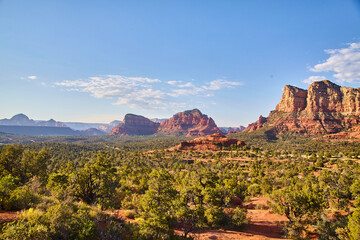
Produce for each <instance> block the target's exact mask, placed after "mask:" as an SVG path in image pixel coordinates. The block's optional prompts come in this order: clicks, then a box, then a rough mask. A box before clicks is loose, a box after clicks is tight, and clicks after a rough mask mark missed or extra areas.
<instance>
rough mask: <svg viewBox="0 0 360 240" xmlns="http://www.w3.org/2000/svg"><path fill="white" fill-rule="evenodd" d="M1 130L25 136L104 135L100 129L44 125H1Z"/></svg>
mask: <svg viewBox="0 0 360 240" xmlns="http://www.w3.org/2000/svg"><path fill="white" fill-rule="evenodd" d="M0 132H2V133H11V134H19V135H25V136H95V135H104V134H105V133H104V132H103V131H100V130H98V129H94V128H93V129H87V130H84V131H76V130H73V129H71V128H69V127H43V126H6V125H0Z"/></svg>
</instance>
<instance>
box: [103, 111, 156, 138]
mask: <svg viewBox="0 0 360 240" xmlns="http://www.w3.org/2000/svg"><path fill="white" fill-rule="evenodd" d="M158 127H159V123H154V122H152V121H151V120H150V119H148V118H146V117H143V116H140V115H135V114H126V115H125V117H124V120H123V121H122V123H120V124H119V125H118V126H116V127H114V128H113V129H112V130H111V131H110V133H109V134H110V135H121V136H128V135H129V136H131V135H151V134H154V133H156V132H157V130H158Z"/></svg>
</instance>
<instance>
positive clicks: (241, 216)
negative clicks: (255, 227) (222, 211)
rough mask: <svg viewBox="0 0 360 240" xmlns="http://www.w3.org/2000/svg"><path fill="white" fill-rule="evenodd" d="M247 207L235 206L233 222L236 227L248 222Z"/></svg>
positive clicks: (232, 215) (232, 216)
mask: <svg viewBox="0 0 360 240" xmlns="http://www.w3.org/2000/svg"><path fill="white" fill-rule="evenodd" d="M246 214H247V209H246V208H239V207H237V208H235V209H234V211H233V212H232V214H231V224H232V225H233V226H235V227H241V226H242V225H244V224H246V223H248V222H249V221H248V219H247V218H246Z"/></svg>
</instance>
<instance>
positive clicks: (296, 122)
mask: <svg viewBox="0 0 360 240" xmlns="http://www.w3.org/2000/svg"><path fill="white" fill-rule="evenodd" d="M261 119H262V120H261V121H260V119H259V121H257V122H255V123H252V124H250V125H249V126H248V127H247V128H246V129H245V130H244V131H248V132H251V131H255V130H257V129H259V128H262V127H268V128H270V129H272V130H273V131H274V132H275V133H283V132H288V131H289V132H295V133H298V134H303V135H317V134H328V133H337V132H340V131H342V130H344V129H349V128H351V127H353V126H356V125H358V124H359V123H360V89H359V88H358V89H354V88H349V87H340V86H338V85H336V84H334V83H332V82H330V81H328V80H324V81H320V82H314V83H312V84H311V85H310V86H309V88H308V90H303V89H300V88H297V87H293V86H285V87H284V93H283V95H282V98H281V101H280V103H279V104H278V105H277V106H276V110H274V111H272V112H270V114H269V116H268V117H267V119H266V120H264V118H262V117H261Z"/></svg>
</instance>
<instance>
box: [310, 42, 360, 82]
mask: <svg viewBox="0 0 360 240" xmlns="http://www.w3.org/2000/svg"><path fill="white" fill-rule="evenodd" d="M325 52H326V53H327V54H329V55H330V57H329V58H328V59H326V60H325V61H324V62H323V63H319V64H316V65H315V66H314V67H312V68H310V71H312V72H333V73H334V74H333V77H334V78H335V79H336V80H337V81H338V82H340V83H343V82H349V83H354V82H360V43H349V44H348V47H346V48H340V49H327V50H325ZM312 77H317V76H312ZM310 78H311V77H310ZM310 78H308V79H306V80H304V82H306V83H309V79H310Z"/></svg>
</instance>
